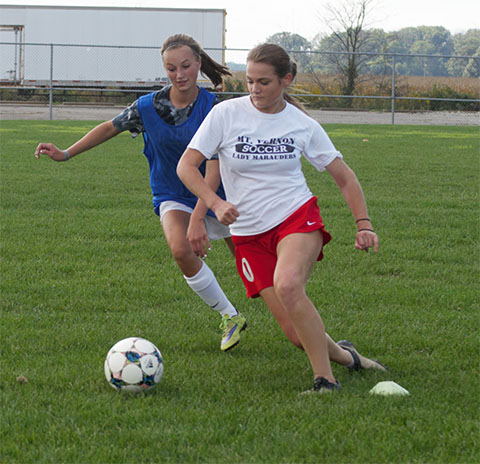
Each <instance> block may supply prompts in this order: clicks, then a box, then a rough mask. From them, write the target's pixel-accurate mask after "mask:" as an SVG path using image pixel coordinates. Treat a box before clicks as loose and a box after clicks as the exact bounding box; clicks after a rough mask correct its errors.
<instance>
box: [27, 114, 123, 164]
mask: <svg viewBox="0 0 480 464" xmlns="http://www.w3.org/2000/svg"><path fill="white" fill-rule="evenodd" d="M120 132H121V131H119V130H117V129H115V126H114V125H113V123H112V121H105V122H103V123H101V124H99V125H98V126H97V127H94V128H93V129H92V130H91V131H90V132H88V133H87V134H86V135H84V136H83V137H82V138H81V139H80V140H79V141H78V142H75V143H74V144H73V145H71V146H70V147H69V148H67V151H68V155H69V157H70V158H72V157H73V156H76V155H79V154H80V153H83V152H84V151H87V150H90V149H91V148H93V147H96V146H97V145H100V144H101V143H103V142H106V141H107V140H110V139H111V138H112V137H115V136H116V135H117V134H119V133H120ZM40 155H47V156H49V157H50V158H51V159H52V160H54V161H66V160H67V159H68V158H66V157H65V154H64V150H60V149H59V148H57V147H56V146H55V145H53V144H52V143H39V144H38V146H37V149H36V150H35V157H36V158H40Z"/></svg>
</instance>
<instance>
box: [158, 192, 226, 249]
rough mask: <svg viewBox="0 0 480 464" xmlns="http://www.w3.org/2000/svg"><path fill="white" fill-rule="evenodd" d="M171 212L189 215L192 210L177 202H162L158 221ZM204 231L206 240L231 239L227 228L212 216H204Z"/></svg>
mask: <svg viewBox="0 0 480 464" xmlns="http://www.w3.org/2000/svg"><path fill="white" fill-rule="evenodd" d="M171 210H177V211H185V212H186V213H189V214H192V213H193V209H192V208H190V206H187V205H184V204H183V203H179V202H178V201H163V202H162V203H160V210H159V213H160V221H161V220H162V218H163V216H164V214H165V213H166V212H167V211H171ZM205 229H206V230H207V235H208V239H209V240H212V241H214V240H219V239H221V238H228V237H231V234H230V229H229V227H228V226H225V225H223V224H222V223H221V222H220V221H219V220H218V219H217V218H215V217H213V216H208V215H207V216H205Z"/></svg>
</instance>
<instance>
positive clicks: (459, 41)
mask: <svg viewBox="0 0 480 464" xmlns="http://www.w3.org/2000/svg"><path fill="white" fill-rule="evenodd" d="M453 46H454V51H453V54H454V55H457V56H474V55H475V54H477V53H478V52H479V50H480V29H470V30H468V31H467V32H465V33H464V34H455V35H454V36H453ZM477 56H478V55H477ZM471 61H472V63H471V64H470V63H468V62H467V60H466V59H463V58H450V60H449V61H448V63H447V68H448V72H449V74H450V75H451V76H456V77H462V76H463V77H480V75H479V74H475V73H473V74H472V73H471V71H472V70H473V67H474V66H475V63H476V62H478V60H471ZM477 66H478V65H477ZM467 67H468V68H469V70H467V69H466V68H467Z"/></svg>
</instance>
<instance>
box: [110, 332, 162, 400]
mask: <svg viewBox="0 0 480 464" xmlns="http://www.w3.org/2000/svg"><path fill="white" fill-rule="evenodd" d="M162 376H163V359H162V354H161V353H160V350H159V349H158V348H157V347H156V346H155V345H154V344H153V343H152V342H149V341H148V340H145V339H144V338H140V337H130V338H125V339H124V340H120V341H119V342H117V343H115V345H113V346H112V348H110V351H109V352H108V354H107V357H106V359H105V377H106V378H107V380H108V383H109V384H110V386H111V387H112V388H114V389H115V390H118V391H128V392H133V393H140V392H145V391H148V390H151V389H152V388H153V387H155V385H157V384H158V382H160V380H161V378H162Z"/></svg>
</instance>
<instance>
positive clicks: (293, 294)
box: [274, 274, 305, 310]
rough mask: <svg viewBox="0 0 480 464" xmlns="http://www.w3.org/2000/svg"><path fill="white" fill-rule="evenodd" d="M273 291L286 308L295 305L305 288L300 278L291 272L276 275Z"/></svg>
mask: <svg viewBox="0 0 480 464" xmlns="http://www.w3.org/2000/svg"><path fill="white" fill-rule="evenodd" d="M274 288H275V293H276V294H277V296H278V298H279V299H280V301H281V302H282V304H283V305H284V306H285V308H286V309H287V310H289V309H290V308H292V307H294V306H295V303H296V302H297V301H298V300H299V298H300V297H301V296H302V295H304V293H305V290H304V286H303V283H302V282H301V281H300V279H299V278H298V277H297V276H295V275H292V274H282V275H278V276H276V278H275V281H274Z"/></svg>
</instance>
